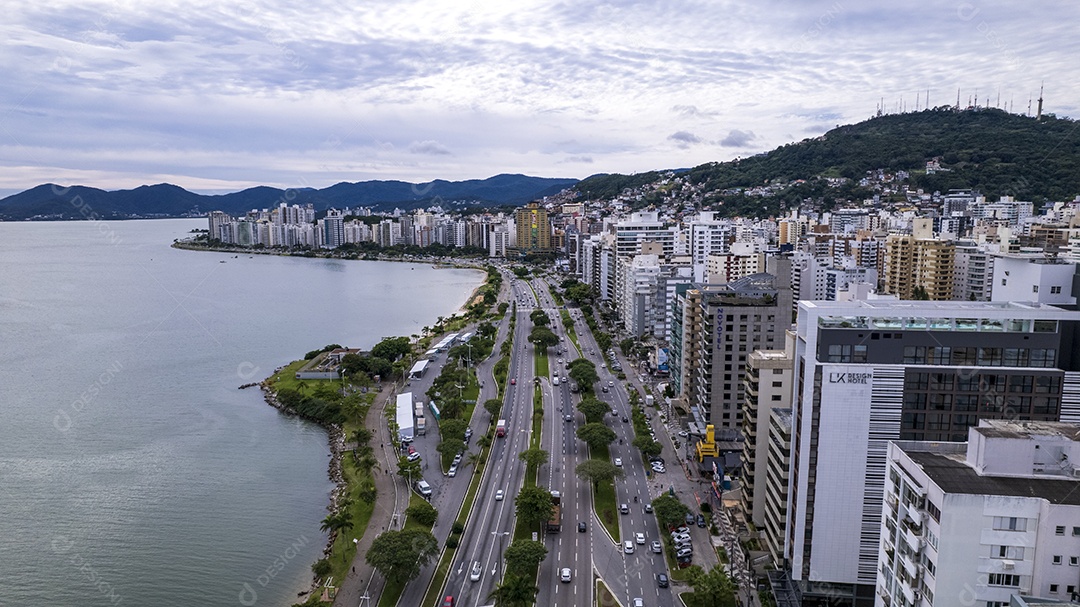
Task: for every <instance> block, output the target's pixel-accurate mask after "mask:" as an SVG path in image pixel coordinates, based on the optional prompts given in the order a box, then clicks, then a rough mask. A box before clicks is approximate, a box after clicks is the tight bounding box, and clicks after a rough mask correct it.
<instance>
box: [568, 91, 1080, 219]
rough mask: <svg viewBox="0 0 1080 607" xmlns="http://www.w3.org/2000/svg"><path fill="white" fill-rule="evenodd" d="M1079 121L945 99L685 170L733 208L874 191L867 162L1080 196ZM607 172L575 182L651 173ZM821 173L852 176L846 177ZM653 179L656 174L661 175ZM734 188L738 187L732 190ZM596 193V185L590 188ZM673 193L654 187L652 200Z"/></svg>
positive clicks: (987, 190) (945, 180) (751, 210)
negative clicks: (763, 190)
mask: <svg viewBox="0 0 1080 607" xmlns="http://www.w3.org/2000/svg"><path fill="white" fill-rule="evenodd" d="M1077 125H1078V123H1077V122H1076V121H1074V120H1070V119H1060V118H1056V117H1054V116H1052V115H1050V116H1045V117H1044V118H1043V119H1042V120H1041V121H1036V120H1035V119H1034V118H1030V117H1025V116H1019V115H1015V114H1009V113H1007V112H1004V111H1001V110H996V109H978V110H966V111H960V112H958V111H955V110H953V109H952V108H946V107H942V108H936V109H932V110H925V111H922V112H914V113H907V114H893V115H886V116H880V117H877V118H872V119H870V120H867V121H864V122H860V123H857V124H852V125H847V126H842V127H838V128H836V129H833V130H831V131H829V132H828V133H826V134H825V135H823V136H821V137H818V138H815V139H805V140H803V141H800V142H798V143H792V144H788V145H785V146H782V147H779V148H777V149H775V150H773V151H771V152H768V153H765V154H760V155H758V156H753V157H751V158H744V159H740V160H735V161H731V162H714V163H708V164H703V165H700V166H697V167H694V168H692V169H690V170H688V171H685V172H680V173H679V176H680V178H681V181H683V182H684V183H689V184H692V185H693V186H695V187H696V188H697V190H698V194H699V196H700V198H701V200H702V202H703V203H704V204H705V206H709V204H710V203H711V204H717V203H720V202H722V203H723V206H721V207H719V209H720V210H722V211H723V212H724V213H725V214H728V215H735V214H749V215H762V214H772V213H775V212H776V211H777V210H779V209H781V208H784V207H786V206H789V205H792V204H796V203H798V202H799V201H800V200H804V199H805V198H807V197H810V198H814V199H820V200H821V201H822V202H824V204H825V205H826V206H828V205H830V204H835V203H838V202H841V201H846V200H861V199H862V198H864V197H867V196H868V195H873V191H872V190H870V189H867V188H863V187H859V185H858V180H859V179H861V178H863V177H865V176H866V175H867V171H874V170H877V169H884V170H886V171H889V172H895V171H901V170H903V171H908V172H910V177H909V178H908V180H907V184H908V185H909V186H910V187H911V188H912V189H914V188H922V189H923V190H924V191H926V192H933V191H935V190H937V191H941V192H945V191H947V190H949V189H951V188H973V189H977V190H979V191H981V192H982V193H983V194H984V195H985V196H986V197H987V198H988V199H996V198H997V197H998V196H1001V195H1010V196H1015V197H1016V198H1017V199H1019V200H1031V201H1033V202H1043V201H1060V200H1072V199H1073V198H1074V197H1075V196H1076V195H1077V194H1080V132H1078V130H1077ZM934 158H938V159H940V162H941V166H942V168H945V169H948V171H945V172H938V173H934V174H930V175H928V174H926V172H925V167H926V162H927V161H928V160H931V159H934ZM653 175H660V177H659V178H662V174H656V173H652V174H642V175H636V176H623V175H597V176H593V177H590V178H588V179H585V180H584V181H582V182H580V183H579V184H578V185H577V186H575V189H576V190H577V191H579V192H581V193H582V194H585V195H590V194H591V195H593V196H594V197H596V193H597V192H601V193H603V194H606V195H607V196H614V195H616V194H617V193H618V192H619V191H621V189H622V188H623V187H631V188H633V187H639V186H641V184H642V181H643V180H642V178H643V177H652V176H653ZM820 177H846V178H849V179H850V180H852V181H850V182H848V183H846V184H843V185H839V186H838V185H835V184H829V183H827V182H826V181H825V180H823V179H816V178H820ZM796 180H807V181H808V182H807V183H804V184H799V185H797V186H794V187H789V188H786V189H784V190H783V191H782V192H779V193H777V194H776V195H775V196H770V197H767V198H762V197H751V196H744V195H742V194H739V193H734V192H732V191H731V190H732V189H735V188H752V187H756V186H762V185H767V184H776V183H785V182H793V181H796ZM651 181H655V178H654V179H651ZM725 190H728V192H726V193H725V192H724V191H725ZM586 193H588V194H586ZM665 197H667V198H668V199H670V195H668V194H666V193H665V192H664V191H663V189H662V188H659V189H656V188H654V189H653V191H651V192H650V193H649V194H648V195H647V196H646V199H645V201H644V202H645V204H649V203H653V204H656V203H660V202H662V201H663V200H665Z"/></svg>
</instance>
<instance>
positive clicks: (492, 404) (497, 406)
mask: <svg viewBox="0 0 1080 607" xmlns="http://www.w3.org/2000/svg"><path fill="white" fill-rule="evenodd" d="M502 406H503V404H502V401H501V400H499V399H497V398H489V399H487V400H485V401H484V408H485V409H487V412H488V413H490V414H491V419H497V418H498V417H499V413H500V412H502Z"/></svg>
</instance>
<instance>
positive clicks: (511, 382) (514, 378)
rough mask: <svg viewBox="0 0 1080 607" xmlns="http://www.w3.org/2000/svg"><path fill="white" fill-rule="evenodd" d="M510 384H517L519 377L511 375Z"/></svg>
mask: <svg viewBox="0 0 1080 607" xmlns="http://www.w3.org/2000/svg"><path fill="white" fill-rule="evenodd" d="M510 385H511V386H516V385H517V378H516V377H511V378H510Z"/></svg>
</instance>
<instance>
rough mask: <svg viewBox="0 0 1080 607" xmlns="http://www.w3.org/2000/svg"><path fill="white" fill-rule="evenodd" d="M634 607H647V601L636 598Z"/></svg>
mask: <svg viewBox="0 0 1080 607" xmlns="http://www.w3.org/2000/svg"><path fill="white" fill-rule="evenodd" d="M632 605H633V607H645V599H642V598H635V599H634V602H633V603H632Z"/></svg>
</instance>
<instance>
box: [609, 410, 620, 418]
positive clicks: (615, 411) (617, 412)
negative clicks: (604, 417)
mask: <svg viewBox="0 0 1080 607" xmlns="http://www.w3.org/2000/svg"><path fill="white" fill-rule="evenodd" d="M611 414H612V415H613V416H615V417H618V416H619V410H618V409H612V410H611Z"/></svg>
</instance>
